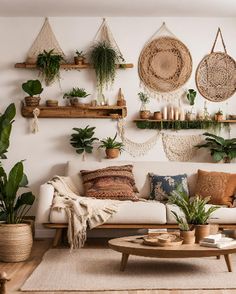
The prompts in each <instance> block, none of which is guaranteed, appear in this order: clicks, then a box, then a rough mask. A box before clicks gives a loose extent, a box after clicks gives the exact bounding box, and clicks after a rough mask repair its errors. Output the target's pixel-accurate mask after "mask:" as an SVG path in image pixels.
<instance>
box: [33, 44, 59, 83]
mask: <svg viewBox="0 0 236 294" xmlns="http://www.w3.org/2000/svg"><path fill="white" fill-rule="evenodd" d="M63 60H64V58H63V56H62V55H60V54H55V53H54V49H52V50H50V51H46V50H44V51H43V53H40V54H39V55H38V57H37V62H36V65H37V68H38V69H39V73H40V75H41V76H42V79H43V80H44V81H45V84H46V86H50V85H51V84H53V83H54V81H55V80H56V79H57V80H60V65H61V62H62V61H63Z"/></svg>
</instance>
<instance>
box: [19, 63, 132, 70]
mask: <svg viewBox="0 0 236 294" xmlns="http://www.w3.org/2000/svg"><path fill="white" fill-rule="evenodd" d="M60 67H61V68H62V69H65V70H70V69H78V70H79V69H85V68H93V66H92V64H90V63H85V64H81V65H80V64H74V63H66V64H61V66H60ZM133 67H134V65H133V64H132V63H122V64H117V68H124V69H125V68H133ZM15 68H26V69H36V68H37V66H36V64H35V63H26V62H21V63H16V64H15Z"/></svg>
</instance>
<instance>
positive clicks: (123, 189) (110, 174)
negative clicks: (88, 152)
mask: <svg viewBox="0 0 236 294" xmlns="http://www.w3.org/2000/svg"><path fill="white" fill-rule="evenodd" d="M132 170H133V166H132V165H122V166H109V167H106V168H102V169H97V170H90V171H88V170H81V171H80V173H81V176H82V180H83V185H84V191H85V196H88V197H94V198H99V199H116V200H132V201H138V200H139V199H138V197H137V196H136V194H135V193H137V192H138V189H137V187H136V185H135V180H134V175H133V172H132Z"/></svg>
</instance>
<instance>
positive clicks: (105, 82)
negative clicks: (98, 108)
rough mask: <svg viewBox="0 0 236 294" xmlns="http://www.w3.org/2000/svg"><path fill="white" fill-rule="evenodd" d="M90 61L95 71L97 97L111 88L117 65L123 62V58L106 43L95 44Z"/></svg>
mask: <svg viewBox="0 0 236 294" xmlns="http://www.w3.org/2000/svg"><path fill="white" fill-rule="evenodd" d="M90 59H91V62H92V64H93V67H94V69H95V73H96V78H97V88H98V92H99V95H102V93H103V90H104V89H105V88H108V87H109V86H111V85H112V84H113V82H114V80H115V76H116V68H117V64H118V63H120V62H124V58H123V57H122V56H121V55H120V53H119V52H117V50H116V49H115V48H114V47H113V46H112V45H111V44H110V43H109V42H108V41H101V42H98V43H96V44H95V45H94V46H93V48H92V50H91V53H90Z"/></svg>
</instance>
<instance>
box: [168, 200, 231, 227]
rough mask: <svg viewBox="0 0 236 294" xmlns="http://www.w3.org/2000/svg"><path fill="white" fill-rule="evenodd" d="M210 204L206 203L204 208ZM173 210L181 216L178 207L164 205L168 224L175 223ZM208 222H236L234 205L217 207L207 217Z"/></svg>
mask: <svg viewBox="0 0 236 294" xmlns="http://www.w3.org/2000/svg"><path fill="white" fill-rule="evenodd" d="M210 206H212V205H211V204H207V205H206V208H208V207H210ZM171 210H173V211H175V212H176V213H177V214H178V215H180V216H183V214H182V213H181V212H180V209H179V208H178V207H177V206H175V205H172V204H167V205H166V218H167V223H168V224H176V220H175V218H174V216H173V214H172V212H171ZM209 223H212V224H236V207H233V208H231V207H225V206H221V207H220V208H219V209H217V210H216V211H214V212H213V213H212V215H211V217H210V219H209Z"/></svg>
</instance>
